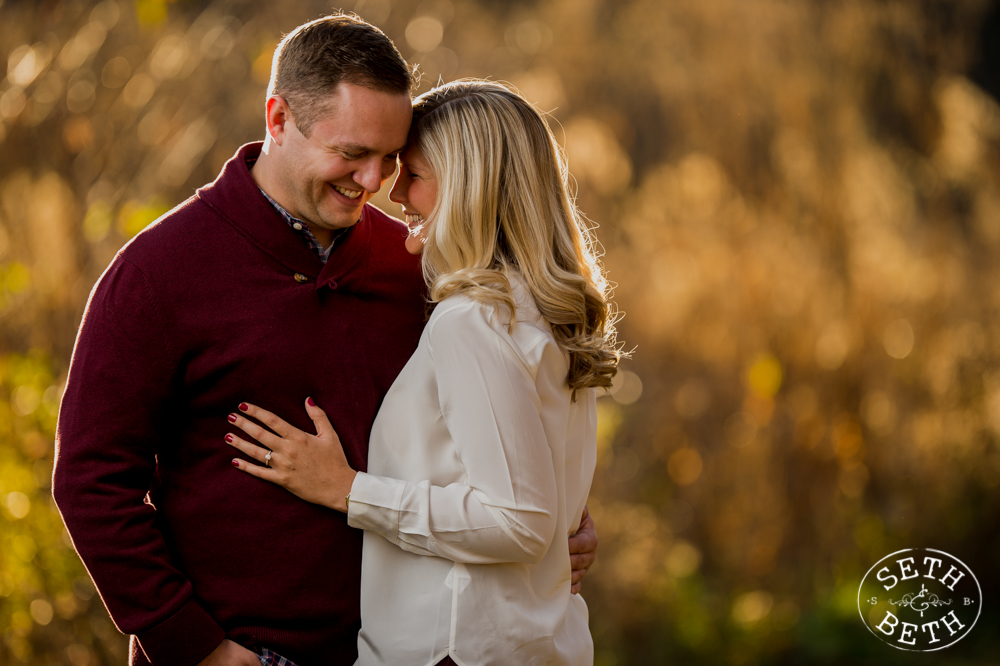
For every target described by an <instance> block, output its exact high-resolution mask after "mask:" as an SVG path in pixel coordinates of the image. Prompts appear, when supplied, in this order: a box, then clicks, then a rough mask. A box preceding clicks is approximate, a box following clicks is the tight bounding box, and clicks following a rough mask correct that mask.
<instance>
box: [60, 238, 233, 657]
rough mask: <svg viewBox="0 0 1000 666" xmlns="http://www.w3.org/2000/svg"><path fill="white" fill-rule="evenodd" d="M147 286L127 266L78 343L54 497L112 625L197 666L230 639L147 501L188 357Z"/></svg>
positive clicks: (108, 275) (90, 314) (150, 649)
mask: <svg viewBox="0 0 1000 666" xmlns="http://www.w3.org/2000/svg"><path fill="white" fill-rule="evenodd" d="M166 320H167V314H166V313H164V312H163V311H162V309H161V308H160V307H159V306H158V305H157V294H156V292H155V290H154V289H153V287H152V285H151V284H150V282H149V280H148V279H147V278H146V276H145V275H144V274H143V273H142V272H141V271H140V270H138V269H137V268H136V267H135V266H133V265H132V264H130V263H129V262H128V261H126V260H125V259H123V258H121V257H119V258H118V259H117V260H116V261H115V262H114V263H113V264H112V265H111V267H110V268H109V269H108V270H107V271H106V272H105V274H104V275H103V276H102V277H101V280H100V282H99V283H98V285H97V286H96V287H95V289H94V292H93V294H92V295H91V299H90V302H89V303H88V306H87V310H86V313H85V314H84V320H83V323H82V324H81V326H80V332H79V335H78V337H77V342H76V347H75V349H74V352H73V361H72V364H71V367H70V372H69V377H68V380H67V384H66V392H65V394H64V396H63V402H62V405H61V408H60V413H59V424H58V427H57V432H56V467H55V472H54V477H53V487H52V492H53V497H54V499H55V500H56V503H57V505H58V506H59V510H60V512H61V513H62V516H63V520H64V522H65V523H66V527H67V529H68V530H69V533H70V536H71V537H72V538H73V543H74V546H75V547H76V549H77V552H78V553H79V554H80V557H81V558H82V559H83V561H84V564H86V566H87V570H88V571H89V572H90V575H91V576H92V577H93V579H94V582H95V584H96V585H97V589H98V590H99V591H100V594H101V598H102V599H103V601H104V603H105V604H106V605H107V607H108V612H109V613H110V614H111V617H112V619H114V621H115V623H116V624H117V626H118V627H119V629H121V630H122V631H123V632H125V633H128V634H134V635H136V636H137V637H138V639H139V643H140V645H141V646H142V648H143V651H144V652H145V653H146V656H147V657H149V659H150V661H151V662H152V663H153V664H156V665H161V664H162V665H164V666H166V665H169V666H192V665H194V664H197V663H198V662H199V661H201V660H202V659H204V658H205V657H206V656H207V655H208V654H209V653H211V652H212V651H213V650H214V649H215V648H216V647H217V646H219V644H220V643H221V642H222V640H223V638H224V637H225V636H224V632H223V630H222V628H221V627H220V626H219V625H218V624H217V623H216V622H215V620H214V619H213V618H212V616H211V615H210V614H209V613H208V612H207V611H206V610H205V609H204V608H203V607H202V606H201V605H200V604H199V603H198V601H197V600H196V599H195V597H194V592H193V589H192V586H191V583H190V581H189V580H188V579H187V577H186V576H185V575H184V573H183V572H181V571H180V570H178V569H177V568H176V567H175V566H174V565H173V564H172V562H171V557H170V554H169V551H168V548H167V545H166V543H165V541H164V539H163V535H162V534H161V532H160V531H159V529H158V528H157V526H156V510H155V509H154V507H153V506H151V505H150V504H147V503H145V498H146V494H147V492H148V491H149V489H150V484H151V481H152V479H153V476H154V474H155V472H156V455H157V453H158V451H159V450H160V449H161V444H162V437H163V434H164V433H165V432H166V430H167V423H168V420H167V419H166V418H165V413H164V412H165V410H166V407H167V405H168V403H169V401H170V399H171V396H172V394H173V388H174V386H175V382H174V376H175V373H176V371H177V366H178V362H177V360H176V359H177V358H178V357H177V355H176V353H175V352H174V350H172V349H171V346H170V336H169V335H168V333H167V325H166Z"/></svg>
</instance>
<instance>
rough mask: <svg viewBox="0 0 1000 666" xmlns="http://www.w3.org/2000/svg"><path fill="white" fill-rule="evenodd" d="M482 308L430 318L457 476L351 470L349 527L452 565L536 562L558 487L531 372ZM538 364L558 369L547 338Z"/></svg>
mask: <svg viewBox="0 0 1000 666" xmlns="http://www.w3.org/2000/svg"><path fill="white" fill-rule="evenodd" d="M492 319H493V311H492V309H491V308H487V307H484V306H480V305H476V304H468V305H463V306H460V307H457V308H454V309H451V310H448V311H446V312H443V313H442V314H441V315H440V316H439V317H436V318H435V319H434V321H432V322H431V323H430V324H429V327H430V328H429V330H428V336H429V343H430V344H429V351H430V354H431V358H432V362H433V368H434V374H435V378H436V383H437V392H438V400H439V403H440V407H441V417H442V418H443V419H444V423H445V426H446V428H447V431H448V434H449V435H450V438H451V440H452V441H453V442H454V445H455V447H456V449H457V451H456V452H457V455H458V458H459V459H460V460H461V464H462V467H463V468H464V471H465V473H466V477H465V478H464V479H462V480H461V482H458V483H452V484H450V485H447V486H435V485H432V484H431V483H429V482H426V481H425V482H420V483H413V482H405V481H399V480H396V479H386V478H384V477H379V478H373V477H372V476H371V475H367V474H359V475H358V478H356V479H355V481H354V485H353V487H352V489H351V507H350V512H349V514H348V517H349V523H350V524H351V525H352V526H356V527H361V528H364V529H368V530H372V531H375V532H378V533H381V534H383V536H384V537H385V538H386V539H388V540H389V541H391V542H392V543H394V544H396V545H398V546H399V547H400V548H403V549H405V550H408V551H410V552H414V553H419V554H423V555H437V556H440V557H445V558H447V559H451V560H454V561H458V562H469V563H495V562H512V561H517V562H537V561H538V560H540V559H541V558H542V557H543V556H544V555H545V552H546V551H547V550H548V547H549V544H550V543H551V541H552V538H553V534H554V532H555V526H556V512H557V510H558V506H559V497H558V492H559V490H560V489H559V486H558V484H557V481H556V472H555V470H554V468H553V462H552V450H551V448H550V446H549V442H548V440H547V437H546V433H545V430H544V428H543V426H542V419H541V416H540V410H541V409H542V405H541V400H540V397H539V395H538V391H537V389H536V387H535V381H534V377H533V375H532V374H531V372H530V371H529V367H528V366H527V365H526V363H525V361H524V360H523V359H522V356H521V354H520V353H519V352H518V350H517V349H516V347H515V346H514V343H513V341H512V340H511V338H510V337H509V336H508V335H507V333H506V330H505V329H504V327H503V326H502V325H500V324H499V323H491V320H492ZM547 354H549V356H548V357H547V358H546V357H545V355H544V354H543V359H542V363H546V362H547V363H555V364H556V366H557V367H559V368H560V371H561V372H565V369H564V361H563V360H562V358H561V355H560V354H559V351H558V348H556V347H555V345H554V344H552V345H551V349H549V350H548V351H547Z"/></svg>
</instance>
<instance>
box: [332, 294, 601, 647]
mask: <svg viewBox="0 0 1000 666" xmlns="http://www.w3.org/2000/svg"><path fill="white" fill-rule="evenodd" d="M512 287H513V291H514V296H515V300H516V302H517V312H516V315H515V322H516V323H515V325H514V327H513V329H512V330H511V331H508V330H507V323H509V321H510V319H509V316H505V315H504V313H505V312H506V308H501V314H500V315H497V314H496V313H495V310H494V308H493V307H491V306H484V305H482V304H479V303H477V302H475V301H473V300H471V299H470V298H468V297H466V296H462V295H457V296H452V297H450V298H448V299H446V300H444V301H443V302H441V303H439V304H438V306H437V308H436V309H435V310H434V313H433V314H432V315H431V318H430V321H429V322H428V324H427V326H426V328H425V329H424V332H423V336H422V337H421V339H420V344H419V346H418V347H417V350H416V352H414V354H413V357H412V358H410V360H409V362H408V363H407V364H406V367H404V368H403V371H402V372H401V373H400V374H399V377H398V378H397V379H396V382H395V383H394V384H393V385H392V388H391V389H390V390H389V393H388V394H387V395H386V397H385V401H384V402H383V403H382V407H381V409H380V411H379V413H378V417H377V418H376V420H375V425H374V427H373V430H372V436H371V446H370V454H369V464H368V473H367V474H364V473H359V474H358V475H357V478H356V479H355V481H354V485H353V486H352V487H351V495H350V505H349V510H348V524H350V525H351V526H352V527H357V528H361V529H364V530H366V532H365V537H364V556H363V564H362V573H361V624H362V627H361V633H360V634H359V636H358V651H359V658H358V661H357V663H358V664H365V665H367V664H390V665H392V666H408V665H411V664H412V665H413V666H433V665H434V664H437V663H438V662H439V661H440V660H442V659H444V657H445V656H446V655H450V656H451V658H452V659H453V660H454V661H455V662H456V663H457V664H460V665H461V666H473V665H475V666H481V665H486V664H503V665H504V666H510V665H511V664H519V665H522V664H591V663H593V642H592V640H591V637H590V631H589V629H588V626H587V604H586V603H585V602H584V600H583V598H582V597H580V596H579V595H572V594H570V561H569V547H568V544H567V538H568V537H569V536H570V535H571V534H573V533H574V532H575V531H576V529H577V527H578V526H579V522H580V516H581V514H582V513H583V507H584V504H585V503H586V501H587V495H588V493H589V492H590V484H591V481H592V479H593V475H594V465H595V462H596V427H597V417H596V390H595V389H586V390H581V391H578V392H577V396H576V401H575V402H574V401H571V400H570V395H571V394H570V390H569V388H568V386H567V385H566V373H567V367H568V366H567V359H566V356H565V355H564V354H563V353H562V352H561V350H560V349H559V347H558V346H557V345H556V343H555V340H554V339H553V337H552V333H551V331H550V329H549V326H548V325H547V324H546V323H545V321H544V320H542V319H541V317H540V316H539V314H538V309H537V308H536V307H535V304H534V302H533V300H532V299H531V297H530V295H529V294H528V292H527V289H526V288H525V287H524V285H523V283H520V281H518V280H512Z"/></svg>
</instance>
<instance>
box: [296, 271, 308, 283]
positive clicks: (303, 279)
mask: <svg viewBox="0 0 1000 666" xmlns="http://www.w3.org/2000/svg"><path fill="white" fill-rule="evenodd" d="M295 281H296V282H299V283H302V282H308V281H309V278H307V277H306V276H305V275H303V274H302V273H296V274H295Z"/></svg>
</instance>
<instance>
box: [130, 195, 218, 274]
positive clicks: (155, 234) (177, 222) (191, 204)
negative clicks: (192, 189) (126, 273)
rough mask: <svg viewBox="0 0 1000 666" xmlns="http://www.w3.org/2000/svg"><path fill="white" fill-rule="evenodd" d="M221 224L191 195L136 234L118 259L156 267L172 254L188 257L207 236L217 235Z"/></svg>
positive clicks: (198, 199) (206, 207)
mask: <svg viewBox="0 0 1000 666" xmlns="http://www.w3.org/2000/svg"><path fill="white" fill-rule="evenodd" d="M219 221H220V220H218V216H217V215H215V213H214V212H213V211H212V209H211V208H210V207H209V206H206V205H205V203H204V202H203V201H202V200H201V199H200V198H199V197H198V195H192V196H191V197H189V198H188V199H187V200H185V201H183V202H181V203H179V204H178V205H176V206H175V207H173V208H171V209H170V210H168V211H167V212H166V213H164V214H163V215H161V216H160V217H158V218H157V219H156V220H154V221H153V222H152V223H151V224H150V225H149V226H147V227H146V228H145V229H143V230H142V231H140V232H139V233H138V234H136V235H135V236H134V237H133V238H132V239H131V240H130V241H129V242H128V243H126V244H125V246H124V247H122V249H121V250H120V251H119V253H118V256H119V257H121V258H123V259H125V260H126V261H130V262H131V263H135V264H147V263H150V262H152V263H154V264H155V263H158V262H159V261H160V260H162V259H164V258H166V257H168V256H170V255H176V254H188V253H189V251H190V250H191V249H193V248H195V247H196V246H197V245H198V244H199V243H200V242H201V243H203V242H204V240H205V237H206V236H207V235H208V236H210V235H214V234H215V233H217V231H215V228H216V227H217V226H218V225H217V224H216V223H217V222H219Z"/></svg>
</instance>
